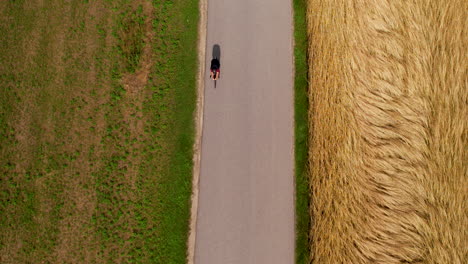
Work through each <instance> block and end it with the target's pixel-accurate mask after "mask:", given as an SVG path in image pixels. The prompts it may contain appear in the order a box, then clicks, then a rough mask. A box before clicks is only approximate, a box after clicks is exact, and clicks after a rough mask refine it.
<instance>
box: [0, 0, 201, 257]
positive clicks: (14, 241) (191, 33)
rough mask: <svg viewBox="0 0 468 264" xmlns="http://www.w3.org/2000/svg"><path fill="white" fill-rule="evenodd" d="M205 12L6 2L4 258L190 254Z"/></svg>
mask: <svg viewBox="0 0 468 264" xmlns="http://www.w3.org/2000/svg"><path fill="white" fill-rule="evenodd" d="M197 7H198V3H197V1H192V0H184V1H178V2H170V1H156V0H155V1H145V0H141V1H127V0H117V1H68V2H63V1H49V2H48V3H47V6H46V5H45V4H44V3H43V2H42V1H29V2H28V3H26V2H25V1H8V2H2V3H1V4H0V12H1V14H2V16H0V20H1V23H0V33H1V34H2V36H5V37H4V38H2V41H1V42H0V49H1V51H2V52H1V53H0V59H1V61H2V64H1V65H0V86H1V87H2V89H1V90H0V145H1V147H0V173H1V174H2V175H3V176H2V180H1V182H0V210H1V211H0V212H1V215H2V216H1V217H0V234H1V235H0V244H1V245H2V246H1V248H0V262H2V263H26V262H34V263H40V262H50V263H66V262H80V263H132V262H139V263H182V262H184V261H185V254H186V241H187V235H188V221H189V203H190V193H191V171H192V169H191V166H192V142H193V135H194V128H193V111H194V108H195V91H196V90H195V75H196V67H197V66H196V38H197V36H196V34H197V30H196V26H197V22H198V8H197Z"/></svg>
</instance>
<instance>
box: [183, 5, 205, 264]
mask: <svg viewBox="0 0 468 264" xmlns="http://www.w3.org/2000/svg"><path fill="white" fill-rule="evenodd" d="M199 1H200V2H199V12H200V19H199V23H198V77H197V109H196V116H195V142H194V146H193V175H192V197H191V204H192V205H191V210H190V228H189V232H190V233H189V238H188V246H187V250H188V252H187V263H188V264H194V262H195V241H196V232H197V215H198V192H199V189H198V188H199V181H200V162H201V138H202V132H203V108H204V93H205V78H204V76H205V54H206V33H207V32H206V31H207V12H208V0H199Z"/></svg>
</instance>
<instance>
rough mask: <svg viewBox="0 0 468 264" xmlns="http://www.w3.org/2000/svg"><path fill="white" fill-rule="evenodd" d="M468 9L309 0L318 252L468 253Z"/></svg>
mask: <svg viewBox="0 0 468 264" xmlns="http://www.w3.org/2000/svg"><path fill="white" fill-rule="evenodd" d="M467 14H468V1H463V0H447V1H422V0H416V1H402V0H395V1H382V0H366V1H364V0H344V1H336V0H309V1H308V10H307V16H308V17H307V19H308V37H309V66H310V70H309V78H310V90H309V102H310V109H309V120H310V136H309V142H310V149H309V163H310V189H311V194H312V195H311V209H310V210H311V221H312V224H311V230H310V247H311V263H320V264H324V263H333V264H335V263H353V264H354V263H434V264H435V263H440V264H449V263H450V264H456V263H468V232H467V230H468V228H467V226H468V210H467V209H468V207H467V199H468V189H467V186H468V184H467V178H468V177H467V168H468V167H467V161H468V156H467V153H468V152H467V150H468V144H467V143H468V142H467V124H468V123H467V122H468V121H467V120H468V107H467V102H468V89H467V88H468V87H467V78H468V72H467V69H468V67H467V66H468V55H467V54H468V52H467V47H468V22H467V21H468V20H467V18H466V16H467Z"/></svg>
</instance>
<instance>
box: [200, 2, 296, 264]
mask: <svg viewBox="0 0 468 264" xmlns="http://www.w3.org/2000/svg"><path fill="white" fill-rule="evenodd" d="M291 8H292V6H291V1H287V0H209V1H208V31H207V32H208V33H207V38H208V39H207V52H206V62H207V64H208V65H206V67H207V68H206V71H207V74H206V80H205V103H204V105H205V108H204V123H203V135H202V149H201V172H200V185H199V186H200V189H199V190H200V193H199V200H198V201H199V204H198V218H197V231H196V243H195V264H229V263H236V264H262V263H268V264H274V263H279V264H288V263H291V264H292V263H293V262H294V176H293V175H294V174H293V173H294V167H293V164H294V163H293V161H294V155H293V137H294V133H293V129H294V126H293V124H294V123H293V114H294V113H293V65H292V63H293V58H292V56H293V53H292V34H293V32H292V30H293V28H292V19H293V18H292V11H291ZM215 44H218V45H219V47H220V53H221V55H220V62H221V79H220V80H219V81H218V82H217V86H216V88H214V83H213V81H211V80H210V79H209V76H208V74H209V66H210V65H209V63H210V61H211V58H212V50H213V46H214V45H215ZM215 52H218V51H215Z"/></svg>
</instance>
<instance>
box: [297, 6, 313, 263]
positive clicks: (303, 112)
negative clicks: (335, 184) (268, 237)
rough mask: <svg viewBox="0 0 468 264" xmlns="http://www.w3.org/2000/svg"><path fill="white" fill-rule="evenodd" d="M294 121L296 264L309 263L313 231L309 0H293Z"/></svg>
mask: <svg viewBox="0 0 468 264" xmlns="http://www.w3.org/2000/svg"><path fill="white" fill-rule="evenodd" d="M293 6H294V43H295V46H294V68H295V75H294V76H295V77H294V121H295V147H294V149H295V153H294V155H295V168H296V171H295V174H296V175H295V177H296V263H308V259H309V241H308V234H309V230H310V218H309V200H310V199H309V182H308V177H307V147H308V146H307V145H308V144H307V137H308V119H307V111H308V106H309V104H308V101H307V89H308V82H307V75H308V74H307V73H308V67H307V24H306V1H305V0H294V1H293Z"/></svg>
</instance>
